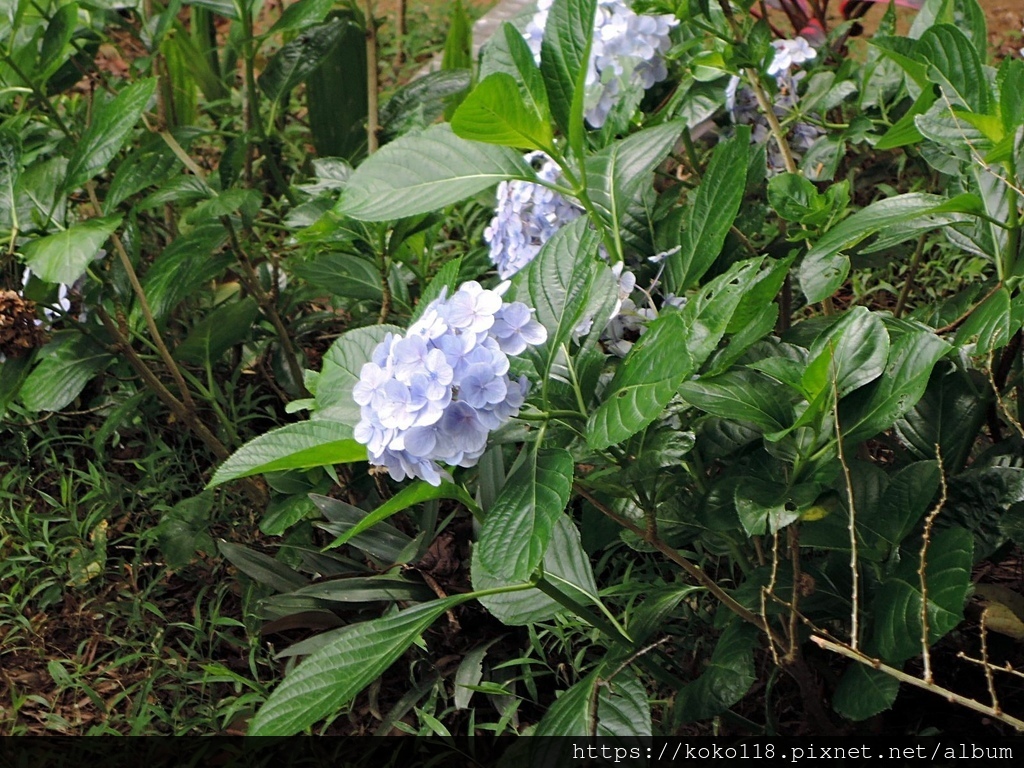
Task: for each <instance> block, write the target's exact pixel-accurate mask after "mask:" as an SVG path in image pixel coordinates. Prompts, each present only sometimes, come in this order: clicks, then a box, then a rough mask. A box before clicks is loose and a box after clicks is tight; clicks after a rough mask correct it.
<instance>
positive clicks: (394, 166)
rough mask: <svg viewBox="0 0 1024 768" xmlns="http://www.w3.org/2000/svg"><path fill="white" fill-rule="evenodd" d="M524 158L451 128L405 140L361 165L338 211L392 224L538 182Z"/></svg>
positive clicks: (437, 127) (434, 129)
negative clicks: (506, 185)
mask: <svg viewBox="0 0 1024 768" xmlns="http://www.w3.org/2000/svg"><path fill="white" fill-rule="evenodd" d="M535 178H536V176H535V174H534V173H533V171H532V170H531V169H530V167H529V166H528V165H527V164H526V162H525V161H524V160H523V158H522V156H521V155H519V153H517V152H515V151H514V150H512V149H509V148H507V147H497V146H493V145H490V144H482V143H480V142H476V141H467V140H465V139H462V138H459V137H458V136H456V135H455V134H454V133H453V132H452V130H451V128H450V127H449V126H447V125H434V126H431V127H430V128H427V129H426V130H425V131H423V132H421V133H416V134H410V135H406V136H402V137H401V138H399V139H396V140H395V141H393V142H391V143H390V144H387V145H386V146H384V147H382V148H381V150H380V151H379V152H376V153H375V154H373V155H372V156H371V157H369V158H367V160H366V161H365V162H363V164H362V165H360V166H359V167H358V168H357V169H356V170H355V172H354V173H353V174H352V177H351V178H350V179H349V182H348V185H347V186H346V187H345V190H344V192H343V193H342V198H341V202H340V203H339V205H338V208H337V210H338V212H339V213H342V214H344V215H346V216H351V217H352V218H354V219H362V220H364V221H388V220H390V219H399V218H402V217H405V216H414V215H416V214H418V213H427V212H428V211H433V210H437V209H438V208H443V207H444V206H446V205H449V204H451V203H455V202H458V201H459V200H463V199H465V198H467V197H469V196H470V195H475V194H476V193H477V192H482V191H483V190H485V189H487V188H488V187H491V186H493V185H495V184H497V183H498V182H499V181H504V180H506V179H525V180H527V181H529V180H533V179H535Z"/></svg>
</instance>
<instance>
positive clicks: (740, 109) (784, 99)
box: [725, 37, 824, 175]
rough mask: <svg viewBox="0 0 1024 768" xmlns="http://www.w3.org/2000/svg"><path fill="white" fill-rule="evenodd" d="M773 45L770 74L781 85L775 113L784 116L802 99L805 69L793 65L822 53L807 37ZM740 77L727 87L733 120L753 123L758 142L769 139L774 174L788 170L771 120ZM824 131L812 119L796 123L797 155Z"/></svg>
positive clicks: (793, 142) (792, 141)
mask: <svg viewBox="0 0 1024 768" xmlns="http://www.w3.org/2000/svg"><path fill="white" fill-rule="evenodd" d="M772 45H773V46H774V48H775V56H774V58H773V59H772V62H771V64H769V65H768V74H769V75H771V76H772V77H774V78H775V84H776V85H777V86H778V94H777V95H776V97H775V103H774V105H773V108H774V110H775V114H776V115H777V116H778V117H779V118H780V119H781V118H784V117H786V115H787V114H789V112H791V111H792V110H793V109H795V108H796V105H797V103H798V102H799V96H798V93H797V89H798V88H799V86H800V80H801V79H803V76H804V74H805V73H804V72H793V71H792V69H793V67H798V66H800V65H801V64H804V63H806V62H808V61H810V60H811V59H813V58H815V57H816V56H817V55H818V54H817V52H816V51H815V50H814V48H812V47H811V45H810V43H808V42H807V40H805V39H804V38H803V37H797V38H796V39H795V40H774V41H772ZM739 85H740V78H739V77H733V78H732V79H730V80H729V84H728V85H727V86H726V89H725V108H726V110H727V111H728V112H729V116H730V117H731V118H732V121H733V123H735V124H736V125H749V126H750V128H751V131H750V140H751V142H752V143H754V144H764V143H767V146H768V172H769V173H770V174H772V175H775V174H779V173H783V172H784V171H785V170H786V167H785V162H784V161H783V158H782V153H781V152H780V151H779V147H778V145H777V144H776V143H775V141H774V140H771V130H770V129H769V127H768V121H767V120H766V119H765V117H764V115H762V114H761V113H760V111H759V110H758V104H757V98H756V97H755V96H754V92H753V91H752V90H750V89H749V88H742V89H741V88H740V87H739ZM822 135H824V131H823V130H821V129H820V128H818V127H817V126H815V125H810V124H809V123H796V124H795V125H793V126H792V127H791V128H790V129H789V136H788V137H787V138H788V141H789V147H790V149H791V150H792V151H793V155H794V157H795V159H797V160H799V159H800V158H801V157H802V156H803V155H804V153H806V152H807V150H809V149H810V148H811V145H812V144H814V142H815V141H817V140H818V139H819V138H820V137H821V136H822Z"/></svg>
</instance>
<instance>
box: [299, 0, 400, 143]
mask: <svg viewBox="0 0 1024 768" xmlns="http://www.w3.org/2000/svg"><path fill="white" fill-rule="evenodd" d="M292 7H295V6H292ZM336 13H337V14H339V15H341V17H342V18H343V19H347V20H348V21H349V23H346V24H344V25H343V26H342V29H341V33H340V38H339V40H338V44H337V45H335V46H334V47H333V48H332V49H330V50H329V51H327V52H326V53H325V54H324V56H323V57H322V58H321V59H320V62H319V65H318V66H317V67H316V69H314V70H313V71H312V72H310V73H309V74H308V75H306V77H305V80H306V105H307V107H308V109H309V130H310V133H311V134H312V136H313V146H314V147H315V148H316V153H317V154H318V155H319V156H320V157H343V158H345V159H346V160H355V159H356V158H357V157H359V156H361V155H362V154H363V153H364V152H365V151H366V144H367V135H366V112H367V104H368V100H367V90H366V89H367V79H366V73H367V65H366V33H365V31H364V30H363V28H362V25H361V23H360V22H357V21H356V19H355V15H354V14H353V13H351V12H347V11H340V12H336ZM345 14H347V15H345ZM389 103H390V102H389ZM386 109H387V105H385V106H384V108H383V109H381V111H380V123H381V126H382V127H383V128H384V129H387V127H388V123H387V122H386V121H385V110H386ZM384 133H386V130H385V131H384Z"/></svg>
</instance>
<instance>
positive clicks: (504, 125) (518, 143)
mask: <svg viewBox="0 0 1024 768" xmlns="http://www.w3.org/2000/svg"><path fill="white" fill-rule="evenodd" d="M452 130H453V131H454V132H455V134H456V135H457V136H461V137H462V138H464V139H469V140H471V141H482V142H485V143H487V144H500V145H502V146H505V147H516V148H518V149H539V150H549V149H550V148H551V144H552V141H553V139H554V135H553V133H552V131H551V122H550V120H549V118H547V117H546V116H545V115H543V114H540V113H539V112H537V110H536V107H535V105H534V106H533V107H531V106H530V105H528V104H527V103H526V102H525V101H524V100H523V98H522V96H521V95H520V92H519V84H518V83H517V82H516V81H515V79H514V78H513V77H512V76H511V75H507V74H505V73H504V72H496V73H495V74H493V75H489V76H488V77H486V78H484V80H483V81H481V82H480V83H479V84H478V85H477V86H476V88H474V89H473V90H472V91H471V92H470V94H469V95H468V96H467V97H466V98H465V99H464V100H463V102H462V104H460V105H459V108H458V109H457V110H455V114H454V115H453V116H452Z"/></svg>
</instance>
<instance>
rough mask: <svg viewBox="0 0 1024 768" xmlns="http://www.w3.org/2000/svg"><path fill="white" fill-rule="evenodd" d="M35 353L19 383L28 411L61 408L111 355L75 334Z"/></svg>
mask: <svg viewBox="0 0 1024 768" xmlns="http://www.w3.org/2000/svg"><path fill="white" fill-rule="evenodd" d="M39 356H40V358H41V360H40V361H39V364H38V365H36V367H35V368H34V369H33V370H32V373H30V374H29V375H28V378H27V379H25V382H24V383H23V384H22V386H21V401H22V403H24V405H25V407H26V408H28V409H29V410H30V411H59V410H61V409H62V408H64V407H65V406H66V405H68V404H69V403H71V401H72V400H74V399H75V398H76V397H78V395H79V393H81V391H82V390H83V389H85V385H86V384H88V383H89V382H90V381H91V380H92V378H93V376H95V375H96V374H97V373H99V372H100V371H102V370H103V369H104V368H106V367H107V366H108V365H109V364H110V361H111V360H113V359H114V358H113V356H112V355H110V354H108V353H107V352H106V351H105V350H104V349H103V348H102V347H99V346H98V345H97V344H96V343H95V342H93V341H91V340H90V339H89V337H87V336H78V335H77V334H76V335H71V336H63V337H58V338H56V339H54V340H53V341H52V342H50V343H49V344H47V345H46V347H44V348H43V350H42V351H41V353H40V355H39ZM5 365H6V364H5Z"/></svg>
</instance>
